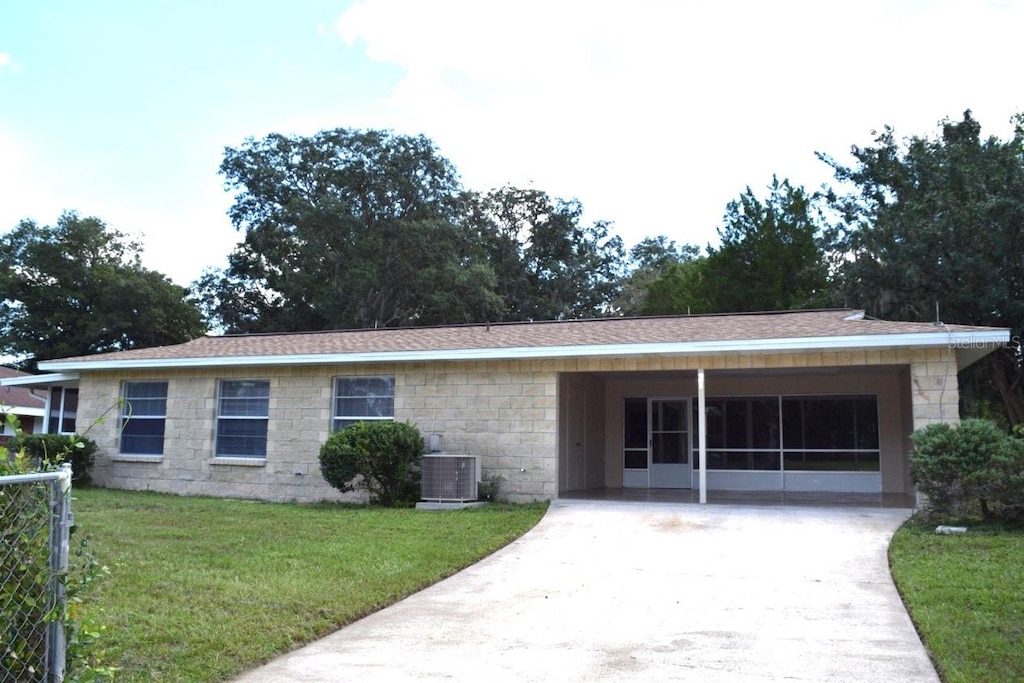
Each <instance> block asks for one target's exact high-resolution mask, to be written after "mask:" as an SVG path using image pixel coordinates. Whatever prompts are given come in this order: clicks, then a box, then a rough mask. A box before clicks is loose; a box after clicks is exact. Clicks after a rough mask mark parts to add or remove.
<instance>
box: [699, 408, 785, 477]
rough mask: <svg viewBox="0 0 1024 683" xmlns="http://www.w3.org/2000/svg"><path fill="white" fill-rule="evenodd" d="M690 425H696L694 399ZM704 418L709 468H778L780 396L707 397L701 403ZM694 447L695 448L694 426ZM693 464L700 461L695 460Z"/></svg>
mask: <svg viewBox="0 0 1024 683" xmlns="http://www.w3.org/2000/svg"><path fill="white" fill-rule="evenodd" d="M692 404H693V424H694V425H696V424H697V417H698V414H697V401H693V402H692ZM704 408H705V415H706V417H707V422H706V428H707V449H708V469H709V470H778V469H779V468H780V467H781V460H780V458H779V399H778V397H776V396H768V397H760V396H759V397H755V398H709V399H707V400H706V401H705V404H704ZM693 431H694V434H693V448H694V450H696V449H697V447H698V444H697V438H698V434H697V429H696V428H695V429H694V430H693ZM694 466H695V467H700V462H699V461H698V460H696V459H695V460H694Z"/></svg>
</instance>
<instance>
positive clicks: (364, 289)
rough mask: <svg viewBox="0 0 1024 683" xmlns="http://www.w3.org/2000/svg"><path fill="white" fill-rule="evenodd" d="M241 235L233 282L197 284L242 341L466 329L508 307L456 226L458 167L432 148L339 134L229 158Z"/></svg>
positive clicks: (263, 144) (229, 277)
mask: <svg viewBox="0 0 1024 683" xmlns="http://www.w3.org/2000/svg"><path fill="white" fill-rule="evenodd" d="M220 170H221V173H222V174H223V175H224V177H225V178H226V179H227V186H228V187H229V188H231V189H233V190H235V191H236V192H237V194H236V196H235V202H234V205H233V206H232V207H231V210H230V212H229V213H230V217H231V220H232V222H233V223H234V225H235V227H236V228H237V229H239V230H242V231H244V232H245V237H244V240H243V241H242V242H241V243H240V244H239V245H238V247H237V248H236V249H235V250H234V252H233V253H232V254H231V255H230V257H229V266H228V268H227V270H226V271H224V272H217V271H211V272H208V273H207V274H206V275H205V276H204V277H203V278H202V279H201V280H200V282H199V288H200V290H201V292H202V294H203V300H204V306H205V308H206V310H207V313H208V315H210V317H211V318H212V319H213V320H215V321H217V322H219V323H220V324H221V325H222V326H224V327H226V328H228V329H230V330H234V331H286V330H318V329H328V328H342V327H386V326H395V325H409V324H419V325H427V324H434V323H441V322H448V323H453V322H468V321H473V320H482V319H486V318H488V317H493V316H496V314H497V313H496V312H497V311H498V309H499V307H500V300H499V299H498V297H497V296H496V295H495V293H494V274H493V273H492V272H491V271H490V269H489V268H488V267H487V265H486V262H485V261H484V260H483V258H482V252H481V250H480V245H479V244H477V243H476V242H475V241H474V240H473V239H472V234H471V233H470V232H469V231H468V230H465V229H463V228H462V227H461V226H460V225H459V223H458V221H457V218H458V216H459V211H460V207H461V186H460V183H459V179H458V175H457V173H456V171H455V168H454V167H453V166H452V165H451V164H450V163H449V162H448V161H447V160H446V159H444V158H443V157H442V156H440V154H438V152H437V150H436V148H435V147H434V145H433V143H432V142H430V141H429V140H428V139H427V138H425V137H423V136H417V137H413V136H404V135H396V134H393V133H389V132H386V131H353V130H346V129H336V130H329V131H323V132H320V133H317V134H316V135H313V136H311V137H301V136H292V137H288V136H284V135H277V134H273V135H268V136H267V137H266V138H263V139H262V140H254V139H248V140H247V141H246V142H245V144H243V145H242V146H241V147H239V148H238V149H233V148H228V149H227V150H226V152H225V156H224V161H223V163H222V164H221V169H220Z"/></svg>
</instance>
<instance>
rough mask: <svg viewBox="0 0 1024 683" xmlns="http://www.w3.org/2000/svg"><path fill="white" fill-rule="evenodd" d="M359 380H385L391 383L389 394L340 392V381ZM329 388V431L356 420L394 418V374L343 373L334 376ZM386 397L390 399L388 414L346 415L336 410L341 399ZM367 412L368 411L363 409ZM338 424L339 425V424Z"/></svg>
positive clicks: (379, 420) (377, 420) (373, 420)
mask: <svg viewBox="0 0 1024 683" xmlns="http://www.w3.org/2000/svg"><path fill="white" fill-rule="evenodd" d="M360 380H385V381H387V382H389V383H390V384H391V394H390V395H385V394H365V393H364V394H341V393H340V391H341V385H342V382H350V381H360ZM333 385H334V386H333V388H332V390H331V431H332V432H336V431H338V430H339V429H342V428H343V427H347V426H348V425H349V424H355V423H356V422H383V421H393V420H394V419H395V376H394V375H343V376H339V377H335V378H334V381H333ZM381 398H388V399H390V400H391V414H390V415H346V414H343V413H339V412H338V403H339V401H340V400H342V399H348V400H363V399H365V400H367V401H370V400H374V399H381ZM364 412H369V411H364ZM339 425H340V426H339Z"/></svg>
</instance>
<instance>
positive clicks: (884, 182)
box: [819, 111, 1024, 423]
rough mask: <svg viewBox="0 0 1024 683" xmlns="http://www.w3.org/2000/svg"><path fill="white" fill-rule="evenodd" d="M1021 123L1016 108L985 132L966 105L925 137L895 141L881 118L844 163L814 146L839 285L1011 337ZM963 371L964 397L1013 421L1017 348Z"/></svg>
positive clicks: (1017, 409) (1019, 292)
mask: <svg viewBox="0 0 1024 683" xmlns="http://www.w3.org/2000/svg"><path fill="white" fill-rule="evenodd" d="M1022 124H1024V120H1022V118H1021V117H1020V116H1017V117H1016V130H1015V133H1014V135H1013V137H1012V138H1011V139H1009V140H1000V139H998V138H996V137H987V138H985V137H982V135H981V125H980V124H979V123H978V121H977V120H975V119H974V117H973V116H971V113H970V111H967V112H965V113H964V116H963V120H962V121H948V120H947V121H943V122H941V124H940V126H941V132H940V135H938V136H937V137H919V136H912V137H909V138H906V139H905V140H901V139H899V138H898V137H897V136H896V133H895V132H894V131H893V130H892V129H891V128H888V127H887V128H885V129H884V130H883V131H882V132H881V133H880V134H879V135H877V137H876V138H875V141H874V144H873V145H869V146H866V147H856V146H855V147H853V149H852V156H853V163H852V164H849V165H846V164H843V163H840V162H839V161H837V160H835V159H833V158H832V157H829V156H827V155H819V156H820V157H821V158H822V159H823V160H825V161H826V162H827V163H828V164H829V165H831V166H832V168H833V169H834V171H835V175H836V179H837V180H838V181H839V187H838V189H834V190H832V191H831V192H830V194H829V203H830V205H831V207H832V209H833V211H834V213H835V215H836V220H835V224H834V225H833V227H832V229H831V237H832V242H833V249H834V250H835V251H836V253H837V254H839V255H840V256H841V259H840V260H838V261H837V263H838V264H839V267H838V271H837V273H836V274H837V284H838V288H839V292H840V294H841V295H842V296H843V297H844V298H845V299H846V300H847V301H850V302H854V303H855V304H856V305H859V306H863V307H865V308H866V309H867V311H868V312H869V313H870V314H871V315H875V316H878V317H883V318H893V319H899V320H920V321H934V320H935V319H936V315H937V314H938V315H939V317H940V318H941V320H942V321H943V322H947V323H960V324H966V325H991V326H996V327H1008V328H1010V329H1011V330H1012V331H1013V335H1014V336H1015V338H1016V339H1018V340H1019V339H1020V338H1021V335H1022V334H1024V125H1022ZM936 308H937V309H938V311H936ZM968 370H969V372H968V373H967V375H966V376H964V377H962V378H961V384H962V385H963V388H964V390H965V398H966V399H968V400H971V399H972V398H973V399H979V398H983V397H985V396H992V395H995V396H998V397H999V398H1001V400H1002V403H1003V404H1004V405H1005V408H1006V414H1007V415H1008V417H1009V419H1010V421H1011V422H1013V423H1019V422H1022V421H1024V373H1022V372H1021V365H1020V352H1019V348H1010V349H1004V350H1002V351H1001V352H999V353H997V354H993V355H991V356H989V357H987V358H986V359H985V360H984V361H983V362H982V363H979V364H978V365H977V366H972V368H969V369H968ZM992 380H994V381H995V384H996V390H997V391H998V393H995V392H993V391H992V390H991V386H989V383H990V382H991V381H992ZM997 400H998V399H997ZM970 412H975V411H973V410H972V411H970Z"/></svg>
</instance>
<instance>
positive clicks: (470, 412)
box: [78, 361, 557, 502]
mask: <svg viewBox="0 0 1024 683" xmlns="http://www.w3.org/2000/svg"><path fill="white" fill-rule="evenodd" d="M366 375H391V376H394V377H395V380H396V381H395V419H397V420H403V421H409V422H412V423H414V424H415V425H416V426H417V427H418V428H419V429H420V431H421V432H422V433H423V434H424V435H427V434H430V433H438V434H441V435H442V438H443V447H444V450H445V451H446V452H448V453H458V454H463V453H464V454H469V455H479V456H482V466H483V472H484V475H485V476H487V477H498V478H499V479H500V481H501V484H500V485H501V492H502V493H503V494H504V495H506V496H507V497H509V498H510V499H512V500H519V501H525V500H536V499H546V498H551V497H553V496H554V495H555V493H556V487H557V466H556V463H557V458H556V424H557V420H556V407H557V403H556V373H555V372H553V371H552V370H544V369H543V363H542V362H540V361H534V362H530V361H512V362H507V361H506V362H490V363H482V362H467V363H438V364H427V363H423V364H415V365H402V366H396V365H358V366H306V367H273V368H269V367H268V368H230V369H221V370H216V369H210V370H206V369H197V370H173V371H158V370H157V371H144V372H142V371H132V372H123V373H116V374H115V373H109V372H105V373H90V374H89V375H87V376H86V377H85V378H84V379H83V381H82V382H81V386H80V394H79V417H78V419H79V424H80V425H83V426H87V425H93V426H92V427H91V429H90V432H89V436H90V438H93V439H95V440H96V442H97V444H98V445H99V447H100V456H99V458H98V460H97V464H96V468H95V470H94V479H95V480H96V482H97V483H98V484H100V485H102V486H109V487H112V488H125V489H138V490H154V491H163V492H169V493H177V494H184V495H210V496H224V497H237V498H257V499H263V500H277V501H283V500H296V501H306V502H309V501H319V500H336V499H342V498H346V499H350V500H359V499H360V496H359V495H358V494H352V493H350V494H345V495H344V496H342V494H340V493H339V492H338V491H337V490H336V489H334V488H332V487H331V486H330V485H329V484H327V482H325V481H324V480H323V478H322V477H321V476H320V465H319V461H318V454H319V450H320V446H321V445H322V444H323V442H324V441H325V440H326V439H327V436H328V435H329V433H330V428H331V419H332V406H331V399H332V392H333V384H334V378H335V377H339V376H366ZM219 379H266V380H269V382H270V400H269V416H270V417H269V420H268V428H267V429H268V436H267V458H266V459H265V460H264V459H253V460H248V459H239V458H215V457H214V456H213V447H214V433H215V418H216V391H217V381H218V380H219ZM126 380H165V381H167V382H168V398H167V420H166V423H165V424H166V432H165V436H164V454H163V456H159V457H148V456H141V457H140V456H124V455H121V454H120V453H119V441H118V427H119V419H118V408H117V401H118V398H119V396H120V392H121V385H122V382H123V381H126ZM103 415H106V417H105V419H104V420H103V421H101V422H97V420H98V418H100V417H101V416H103ZM94 423H95V424H94ZM83 428H84V427H83Z"/></svg>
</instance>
